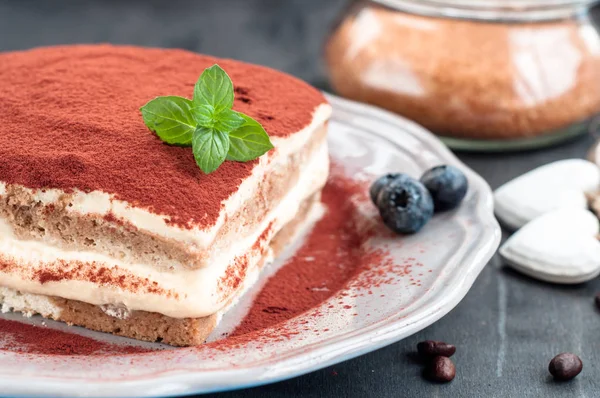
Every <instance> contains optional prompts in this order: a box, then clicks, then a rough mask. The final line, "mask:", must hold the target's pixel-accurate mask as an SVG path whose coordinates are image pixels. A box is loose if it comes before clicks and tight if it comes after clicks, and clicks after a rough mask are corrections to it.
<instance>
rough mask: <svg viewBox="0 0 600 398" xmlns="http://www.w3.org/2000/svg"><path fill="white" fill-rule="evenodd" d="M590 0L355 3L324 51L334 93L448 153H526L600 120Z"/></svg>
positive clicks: (599, 45)
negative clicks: (418, 131)
mask: <svg viewBox="0 0 600 398" xmlns="http://www.w3.org/2000/svg"><path fill="white" fill-rule="evenodd" d="M595 2H596V1H590V0H504V1H502V0H436V1H434V0H370V1H369V0H358V1H354V2H353V3H352V4H351V5H350V7H348V9H347V11H346V13H345V15H344V16H343V18H342V19H341V20H340V22H339V23H338V24H337V26H336V27H335V28H334V30H333V32H332V33H331V35H330V37H329V40H328V42H327V43H326V46H325V61H326V64H327V68H328V72H329V77H330V82H331V85H332V87H333V89H334V90H335V91H336V92H338V93H339V94H340V95H342V96H345V97H348V98H351V99H355V100H358V101H362V102H367V103H371V104H374V105H378V106H380V107H382V108H386V109H388V110H391V111H393V112H396V113H398V114H400V115H403V116H405V117H407V118H409V119H412V120H414V121H416V122H417V123H419V124H421V125H423V126H425V127H426V128H428V129H430V130H431V131H433V132H435V133H436V134H438V135H440V136H441V137H442V139H443V140H444V141H445V142H446V143H447V144H448V145H449V146H451V147H454V148H457V149H469V150H507V149H528V148H532V147H539V146H543V145H548V144H552V143H556V142H559V141H562V140H565V139H568V138H570V137H573V136H575V135H578V134H581V133H584V132H586V131H588V129H589V128H591V126H592V125H593V126H596V123H593V121H594V119H595V117H597V115H598V114H599V113H600V35H599V34H598V31H597V29H596V28H595V27H594V25H593V22H592V20H591V18H590V7H591V5H592V3H595Z"/></svg>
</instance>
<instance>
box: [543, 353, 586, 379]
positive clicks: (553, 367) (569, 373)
mask: <svg viewBox="0 0 600 398" xmlns="http://www.w3.org/2000/svg"><path fill="white" fill-rule="evenodd" d="M581 369H583V362H581V359H579V357H578V356H577V355H575V354H571V353H570V352H563V353H562V354H558V355H557V356H555V357H554V358H552V361H550V365H549V366H548V370H549V371H550V374H551V375H552V376H554V379H555V380H560V381H565V380H571V379H572V378H574V377H575V376H577V375H578V374H579V373H581Z"/></svg>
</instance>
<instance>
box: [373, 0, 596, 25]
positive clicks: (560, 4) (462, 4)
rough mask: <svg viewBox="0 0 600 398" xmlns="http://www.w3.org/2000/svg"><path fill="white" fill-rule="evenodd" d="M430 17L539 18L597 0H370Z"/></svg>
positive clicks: (565, 13) (570, 11) (583, 7)
mask: <svg viewBox="0 0 600 398" xmlns="http://www.w3.org/2000/svg"><path fill="white" fill-rule="evenodd" d="M372 1H374V2H376V3H380V4H383V5H385V6H388V7H391V8H395V9H398V10H403V11H407V12H412V13H416V14H423V15H430V16H446V17H453V18H468V19H482V20H493V21H505V20H516V21H540V20H552V19H561V18H566V17H569V16H572V15H574V14H576V13H578V12H581V11H582V10H586V9H587V7H589V6H591V5H592V4H594V3H597V2H598V1H599V0H372Z"/></svg>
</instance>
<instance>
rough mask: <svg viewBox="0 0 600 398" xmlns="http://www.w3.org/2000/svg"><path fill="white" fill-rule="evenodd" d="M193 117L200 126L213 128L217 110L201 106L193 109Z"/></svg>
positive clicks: (209, 106) (208, 106)
mask: <svg viewBox="0 0 600 398" xmlns="http://www.w3.org/2000/svg"><path fill="white" fill-rule="evenodd" d="M191 112H192V115H193V117H194V119H195V120H196V123H197V124H198V126H202V127H208V128H213V126H214V125H215V121H214V113H215V108H213V107H212V106H211V105H200V106H196V107H194V108H192V109H191Z"/></svg>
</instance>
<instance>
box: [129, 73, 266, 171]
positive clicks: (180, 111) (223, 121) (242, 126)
mask: <svg viewBox="0 0 600 398" xmlns="http://www.w3.org/2000/svg"><path fill="white" fill-rule="evenodd" d="M233 97H234V94H233V83H232V82H231V79H230V78H229V76H228V75H227V73H226V72H225V71H224V70H223V69H221V67H220V66H219V65H213V66H211V67H210V68H207V69H206V70H204V72H203V73H202V75H201V76H200V78H199V79H198V81H197V82H196V85H195V86H194V97H193V100H188V99H187V98H182V97H175V96H169V97H158V98H156V99H153V100H152V101H150V102H148V103H147V104H146V105H144V106H143V107H142V108H141V109H140V110H141V112H142V117H143V119H144V123H145V124H146V126H147V127H148V128H149V129H150V130H152V131H154V132H155V133H156V134H157V135H158V136H159V138H160V139H161V140H163V141H164V142H166V143H168V144H174V145H191V146H192V152H193V154H194V159H195V160H196V163H197V164H198V166H199V167H200V168H201V169H202V171H203V172H204V173H206V174H209V173H212V172H213V171H215V170H216V169H217V168H218V167H219V166H221V164H222V163H223V162H224V161H225V159H228V160H233V161H238V162H247V161H250V160H254V159H256V158H258V157H259V156H261V155H263V154H264V153H265V152H267V151H269V150H270V149H272V148H273V144H272V143H271V140H270V139H269V136H268V135H267V133H266V131H265V129H264V128H263V127H262V126H261V125H260V123H258V122H257V121H256V120H254V119H252V118H251V117H249V116H247V115H244V114H243V113H239V112H236V111H234V110H233V109H231V108H232V107H233Z"/></svg>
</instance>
